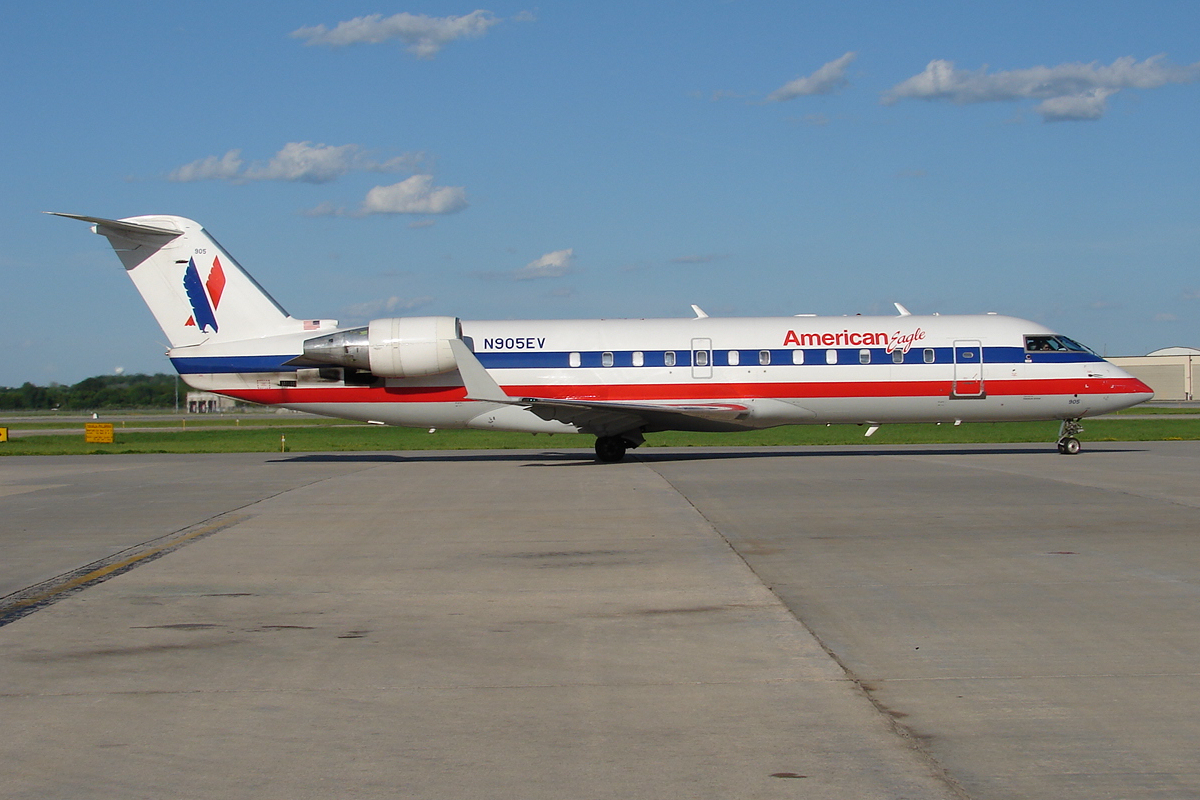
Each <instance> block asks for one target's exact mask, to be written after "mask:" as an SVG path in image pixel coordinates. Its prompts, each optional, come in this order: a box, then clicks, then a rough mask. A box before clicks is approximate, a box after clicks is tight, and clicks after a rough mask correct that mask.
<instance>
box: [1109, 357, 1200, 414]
mask: <svg viewBox="0 0 1200 800" xmlns="http://www.w3.org/2000/svg"><path fill="white" fill-rule="evenodd" d="M1108 360H1109V361H1111V362H1112V363H1114V364H1116V365H1117V366H1118V367H1120V368H1121V369H1123V370H1125V371H1126V372H1128V373H1129V374H1130V375H1133V376H1134V377H1135V378H1138V379H1140V380H1142V381H1144V382H1145V383H1147V384H1149V386H1150V388H1151V389H1153V390H1154V399H1155V400H1168V401H1170V400H1176V401H1179V400H1195V399H1196V392H1195V388H1194V387H1195V384H1194V383H1193V380H1194V376H1195V374H1196V370H1195V368H1196V363H1197V362H1198V361H1200V349H1197V348H1195V347H1164V348H1163V349H1162V350H1155V351H1154V352H1153V353H1148V354H1147V355H1144V356H1113V357H1110V358H1109V359H1108Z"/></svg>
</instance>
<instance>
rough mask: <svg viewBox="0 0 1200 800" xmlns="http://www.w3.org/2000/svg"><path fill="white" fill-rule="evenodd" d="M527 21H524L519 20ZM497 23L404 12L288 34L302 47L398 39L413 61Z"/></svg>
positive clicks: (480, 15)
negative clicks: (411, 55) (303, 41)
mask: <svg viewBox="0 0 1200 800" xmlns="http://www.w3.org/2000/svg"><path fill="white" fill-rule="evenodd" d="M522 19H523V20H527V19H528V18H527V17H522ZM498 22H500V20H499V19H497V18H496V17H495V16H493V15H492V12H490V11H483V10H476V11H472V12H471V13H470V14H464V15H463V16H461V17H454V16H450V17H430V16H427V15H425V14H409V13H407V12H404V13H400V14H394V15H392V16H390V17H384V16H383V15H382V14H370V15H368V16H365V17H355V18H354V19H351V20H346V21H345V22H339V23H338V24H337V25H336V26H335V27H333V28H327V27H325V26H324V25H314V26H311V27H307V28H299V29H297V30H295V31H292V34H291V35H292V37H293V38H296V39H306V40H307V41H306V42H305V44H307V45H316V44H323V45H328V46H329V47H345V46H346V45H351V44H379V43H381V42H386V41H388V40H389V39H399V40H400V41H402V42H404V44H405V45H407V47H406V49H407V50H408V52H410V53H412V54H413V55H415V56H416V57H417V58H433V57H434V56H435V55H437V54H438V53H439V52H440V51H441V49H442V48H443V47H445V46H446V45H447V44H449V43H450V42H452V41H454V40H456V39H466V38H478V37H480V36H483V35H484V34H485V33H487V30H488V28H490V27H492V26H493V25H495V24H497V23H498Z"/></svg>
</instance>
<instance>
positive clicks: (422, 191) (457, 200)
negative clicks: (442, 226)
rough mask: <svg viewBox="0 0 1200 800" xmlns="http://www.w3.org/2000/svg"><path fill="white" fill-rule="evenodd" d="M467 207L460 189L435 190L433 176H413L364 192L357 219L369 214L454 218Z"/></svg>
mask: <svg viewBox="0 0 1200 800" xmlns="http://www.w3.org/2000/svg"><path fill="white" fill-rule="evenodd" d="M466 207H467V192H466V190H465V189H463V188H462V187H461V186H434V185H433V176H431V175H413V176H412V177H411V178H409V179H407V180H403V181H400V183H395V184H392V185H391V186H376V187H375V188H374V189H372V190H371V191H369V192H367V197H366V199H365V200H363V204H362V208H361V209H360V210H359V212H358V215H359V216H366V215H369V214H453V213H454V212H456V211H462V210H463V209H464V208H466Z"/></svg>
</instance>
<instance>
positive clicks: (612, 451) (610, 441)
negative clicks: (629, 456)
mask: <svg viewBox="0 0 1200 800" xmlns="http://www.w3.org/2000/svg"><path fill="white" fill-rule="evenodd" d="M628 447H629V442H627V441H625V440H624V439H622V438H621V437H620V436H597V437H596V460H597V461H604V462H607V463H610V464H611V463H614V462H617V461H620V460H621V459H622V458H624V457H625V450H626V449H628Z"/></svg>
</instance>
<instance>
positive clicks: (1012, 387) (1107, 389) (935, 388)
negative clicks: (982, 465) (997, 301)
mask: <svg viewBox="0 0 1200 800" xmlns="http://www.w3.org/2000/svg"><path fill="white" fill-rule="evenodd" d="M952 387H953V384H952V382H951V381H878V382H869V381H868V382H864V381H830V382H824V381H822V382H812V383H701V382H694V383H679V384H618V385H612V386H604V385H599V386H556V385H535V386H504V387H502V388H503V389H504V391H505V393H506V394H508V395H509V396H510V397H538V398H543V399H547V400H582V401H588V400H595V401H598V402H612V403H619V402H647V401H655V400H732V399H753V398H756V397H772V398H788V399H804V398H807V397H812V398H838V397H841V398H851V397H948V396H950V394H951V390H952ZM984 389H985V390H986V391H987V394H988V395H989V396H992V397H995V396H1008V397H1011V396H1027V397H1046V396H1055V395H1114V394H1146V393H1149V392H1151V391H1152V390H1151V389H1150V387H1148V386H1147V385H1146V384H1144V383H1142V382H1141V381H1139V380H1137V379H1136V378H1058V379H1044V380H989V381H987V382H986V383H985V384H984ZM216 391H218V392H220V393H221V394H224V395H228V396H230V397H236V398H238V399H239V400H248V401H250V402H254V403H265V404H267V405H277V404H293V403H453V402H463V401H465V400H466V395H467V392H466V389H465V388H464V387H462V386H417V387H410V386H377V387H372V386H336V387H335V386H314V387H311V388H310V387H298V388H290V387H289V388H272V389H228V390H226V389H217V390H216Z"/></svg>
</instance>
